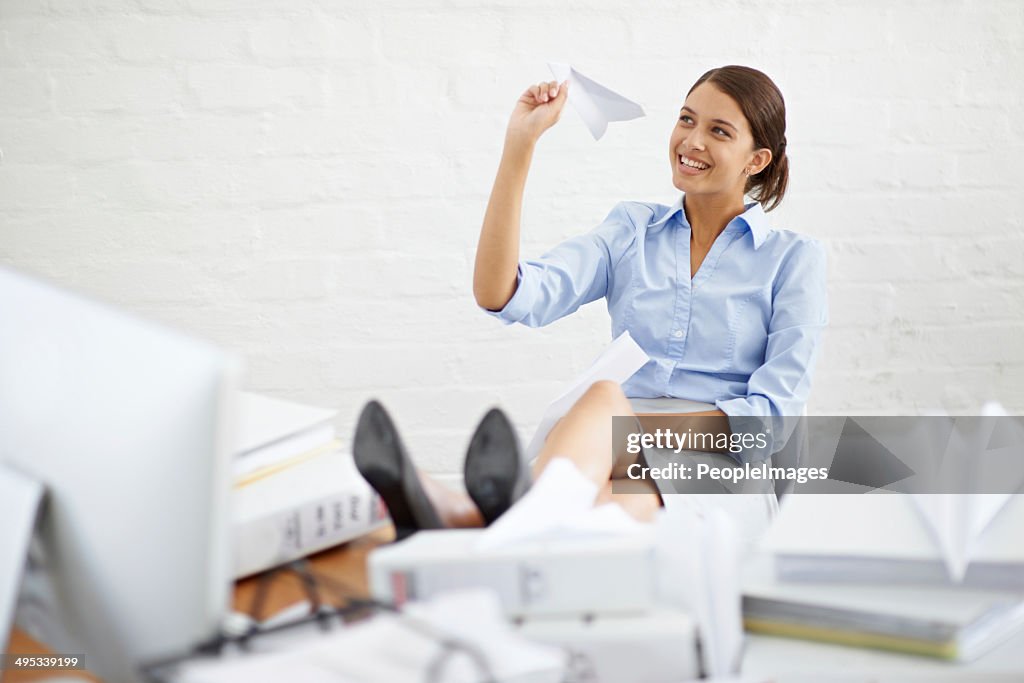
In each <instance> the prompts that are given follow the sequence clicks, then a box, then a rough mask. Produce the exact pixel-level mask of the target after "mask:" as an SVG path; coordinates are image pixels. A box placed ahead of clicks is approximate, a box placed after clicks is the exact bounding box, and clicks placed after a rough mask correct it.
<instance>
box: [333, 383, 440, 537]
mask: <svg viewBox="0 0 1024 683" xmlns="http://www.w3.org/2000/svg"><path fill="white" fill-rule="evenodd" d="M352 455H353V458H354V459H355V463H356V468H357V469H358V470H359V473H360V474H361V475H362V476H363V478H364V479H365V480H366V481H367V483H369V484H370V486H372V487H373V489H374V490H375V491H376V492H377V493H378V494H380V497H381V498H382V499H383V500H384V505H385V506H387V509H388V514H389V515H390V517H391V521H392V522H393V523H394V525H395V540H396V541H400V540H403V539H405V538H407V537H409V536H410V535H412V534H413V533H415V532H417V531H419V530H421V529H440V528H441V527H442V526H443V524H442V523H441V519H440V517H439V516H438V514H437V511H436V510H435V509H434V506H433V504H432V503H431V502H430V499H429V498H428V497H427V494H426V492H425V491H424V490H423V487H422V486H421V485H420V482H419V477H418V475H417V474H416V468H415V467H414V466H413V464H412V461H411V460H410V458H409V455H408V453H407V452H406V450H405V446H404V445H403V444H402V439H401V437H399V435H398V430H397V429H396V428H395V425H394V422H392V420H391V417H390V416H389V415H388V413H387V411H386V410H384V406H382V405H381V404H380V403H378V402H377V401H370V402H369V403H367V404H366V405H365V406H364V407H363V410H362V412H361V413H360V415H359V420H358V422H357V423H356V431H355V435H354V436H353V438H352Z"/></svg>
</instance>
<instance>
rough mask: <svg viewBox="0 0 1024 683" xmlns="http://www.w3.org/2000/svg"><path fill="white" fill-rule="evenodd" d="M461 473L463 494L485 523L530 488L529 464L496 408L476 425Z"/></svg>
mask: <svg viewBox="0 0 1024 683" xmlns="http://www.w3.org/2000/svg"><path fill="white" fill-rule="evenodd" d="M463 474H464V477H465V479H464V480H465V483H466V493H468V494H469V497H470V498H472V499H473V502H474V503H476V506H477V508H479V509H480V514H481V515H483V518H484V522H485V524H487V525H490V524H492V523H493V522H494V521H495V520H496V519H498V517H501V515H503V514H504V513H505V511H506V510H508V509H509V508H510V507H512V504H513V503H515V502H516V501H517V500H519V499H520V498H522V497H523V494H525V493H526V491H527V490H528V489H529V488H530V466H529V463H527V462H526V459H525V457H524V456H523V455H522V454H521V453H520V452H519V440H518V439H517V438H516V432H515V429H513V428H512V424H511V423H510V422H509V420H508V417H506V416H505V413H503V412H501V410H499V409H498V408H492V409H491V410H489V411H488V412H487V414H486V415H484V418H483V419H482V420H481V421H480V424H479V425H478V426H477V428H476V432H475V433H474V434H473V438H472V439H471V440H470V442H469V448H468V449H467V450H466V463H465V465H464V467H463Z"/></svg>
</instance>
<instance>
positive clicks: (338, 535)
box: [232, 441, 388, 578]
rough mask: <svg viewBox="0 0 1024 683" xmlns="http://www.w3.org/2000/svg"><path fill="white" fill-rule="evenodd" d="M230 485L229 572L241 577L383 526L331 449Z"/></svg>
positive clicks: (380, 510) (370, 499)
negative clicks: (230, 568)
mask: <svg viewBox="0 0 1024 683" xmlns="http://www.w3.org/2000/svg"><path fill="white" fill-rule="evenodd" d="M329 446H330V447H328V448H317V449H314V450H313V451H310V452H307V453H305V454H300V455H299V456H297V457H295V458H293V459H292V460H291V461H290V462H288V463H280V464H278V465H272V466H269V467H267V468H264V469H263V470H262V472H260V471H257V472H255V473H250V474H249V475H243V476H242V477H239V478H237V479H236V485H235V488H234V491H233V496H232V544H233V548H232V567H233V575H234V576H235V578H240V577H243V576H248V575H250V574H255V573H257V572H260V571H263V570H265V569H269V568H271V567H274V566H277V565H280V564H283V563H285V562H290V561H291V560H295V559H298V558H300V557H304V556H306V555H310V554H312V553H315V552H319V551H321V550H325V549H327V548H330V547H332V546H335V545H339V544H341V543H344V542H346V541H350V540H352V539H354V538H357V537H359V536H362V535H364V534H366V533H368V532H370V531H372V530H374V529H376V528H378V527H380V526H382V525H384V524H385V523H386V522H387V521H388V515H387V509H386V508H385V506H384V502H383V501H382V500H381V498H380V496H378V495H377V493H376V492H375V491H374V490H373V489H372V488H371V487H370V485H369V484H367V483H366V481H365V480H364V479H363V478H362V476H360V474H359V471H358V470H357V469H356V466H355V462H354V460H353V458H352V455H351V453H348V452H347V451H345V450H343V449H342V448H341V447H340V443H338V442H337V441H335V442H332V443H331V444H329Z"/></svg>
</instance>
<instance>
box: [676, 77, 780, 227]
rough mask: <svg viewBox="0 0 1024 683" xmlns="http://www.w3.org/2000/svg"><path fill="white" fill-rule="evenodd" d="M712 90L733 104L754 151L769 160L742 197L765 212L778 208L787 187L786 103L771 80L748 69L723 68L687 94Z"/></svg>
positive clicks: (752, 177) (694, 85)
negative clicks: (746, 196) (701, 88)
mask: <svg viewBox="0 0 1024 683" xmlns="http://www.w3.org/2000/svg"><path fill="white" fill-rule="evenodd" d="M705 82H707V83H714V84H715V87H716V88H718V89H719V90H721V91H722V92H724V93H725V94H726V95H728V96H729V97H731V98H732V99H734V100H735V101H736V104H738V105H739V106H740V109H742V110H743V115H744V116H745V117H747V122H748V123H749V124H750V131H751V133H753V135H754V149H761V148H762V147H767V148H768V149H769V150H771V153H772V160H771V161H770V162H769V163H768V165H767V166H765V167H764V169H762V171H761V172H760V173H758V174H757V175H754V176H750V177H749V178H747V185H746V187H745V188H744V190H743V191H744V193H745V194H750V196H751V197H753V198H754V199H756V200H757V201H759V202H761V204H762V205H764V210H765V211H771V210H772V209H774V208H775V207H777V206H778V205H779V203H780V202H781V201H782V197H783V196H784V195H785V194H786V185H787V184H789V157H788V156H786V102H785V101H784V100H783V99H782V93H781V92H779V89H778V87H776V85H775V83H773V82H772V79H770V78H768V77H767V76H766V75H764V74H763V73H761V72H760V71H758V70H757V69H751V68H750V67H748V66H723V67H720V68H718V69H712V70H711V71H708V72H707V73H705V74H704V75H703V76H701V77H700V78H698V79H697V82H696V83H694V84H693V87H692V88H690V91H689V92H688V93H686V94H687V96H689V94H690V93H692V92H693V91H694V89H695V88H696V87H697V86H698V85H700V84H701V83H705Z"/></svg>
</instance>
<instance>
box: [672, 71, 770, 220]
mask: <svg viewBox="0 0 1024 683" xmlns="http://www.w3.org/2000/svg"><path fill="white" fill-rule="evenodd" d="M668 147H669V149H668V153H669V160H670V162H671V164H672V184H673V185H675V186H676V188H678V189H680V190H682V191H683V192H685V193H686V194H687V195H725V196H726V197H738V198H739V200H740V201H742V200H743V190H744V189H745V187H746V180H747V177H746V176H744V175H743V171H744V169H747V170H748V171H750V172H751V175H754V174H755V173H756V172H758V171H760V170H762V169H763V168H764V167H765V166H767V165H768V163H769V162H770V161H771V152H770V151H769V150H768V149H765V148H762V149H760V150H756V151H755V150H754V138H753V135H752V134H751V132H750V126H749V124H748V123H747V119H746V117H744V116H743V112H742V110H740V106H739V105H738V104H736V101H735V100H733V99H732V98H731V97H729V96H728V95H726V94H725V93H723V92H722V91H721V90H719V89H718V88H717V87H715V86H714V84H712V83H709V82H706V81H705V82H704V83H701V84H700V85H699V86H697V87H696V88H694V90H693V92H691V93H690V95H689V96H688V97H687V98H686V103H685V104H684V105H683V108H682V109H681V110H680V111H679V120H678V122H677V123H676V127H675V129H673V131H672V137H671V138H670V140H669V146H668ZM686 162H689V163H686Z"/></svg>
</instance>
